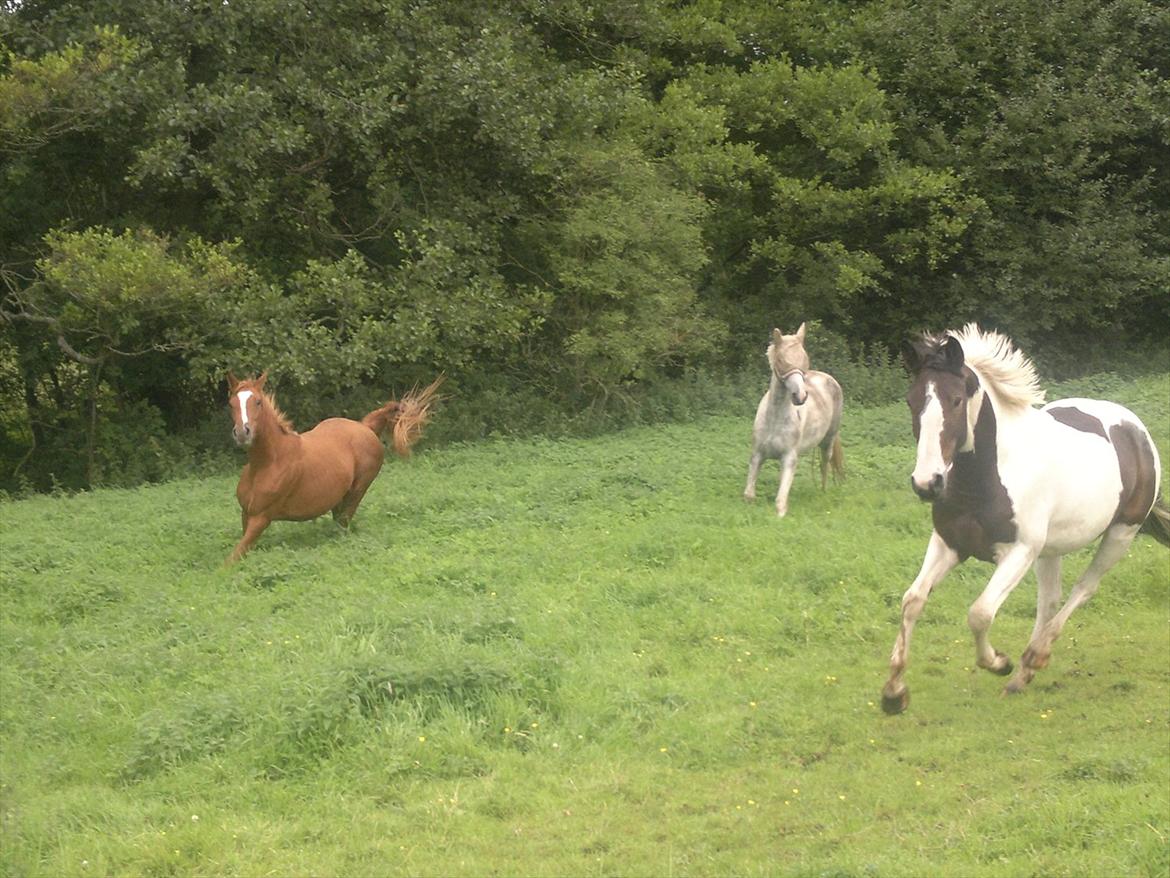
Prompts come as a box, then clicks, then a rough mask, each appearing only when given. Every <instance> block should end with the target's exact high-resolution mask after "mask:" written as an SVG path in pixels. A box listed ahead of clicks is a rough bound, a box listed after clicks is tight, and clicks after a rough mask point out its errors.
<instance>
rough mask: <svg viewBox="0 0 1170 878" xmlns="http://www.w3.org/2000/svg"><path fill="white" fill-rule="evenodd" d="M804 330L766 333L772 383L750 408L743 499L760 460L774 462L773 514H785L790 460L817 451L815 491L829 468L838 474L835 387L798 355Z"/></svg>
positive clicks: (752, 488) (752, 492) (748, 496)
mask: <svg viewBox="0 0 1170 878" xmlns="http://www.w3.org/2000/svg"><path fill="white" fill-rule="evenodd" d="M804 338H805V325H804V324H803V323H802V324H800V328H799V329H798V330H797V331H796V333H795V334H794V335H784V334H783V333H782V332H780V330H779V329H773V330H772V341H771V343H770V344H769V345H768V353H767V357H768V365H769V367H770V368H771V372H772V378H771V381H770V382H769V385H768V392H767V393H765V394H764V397H763V399H761V400H760V404H759V407H758V408H757V409H756V420H755V424H754V425H753V428H752V454H751V459H750V460H749V461H748V476H747V486H746V487H745V488H744V492H743V496H744V499H745V500H755V499H756V478H757V477H758V476H759V473H760V466H761V465H763V463H764V461H765V460H768V459H772V458H779V459H780V488H779V490H778V491H777V493H776V514H777V515H780V516H783V515H785V514H786V513H787V512H788V492H789V490H791V488H792V480H793V478H794V476H795V475H796V460H797V457H798V456H799V455H800V453H801V452H803V451H807V450H809V449H810V448H813V447H819V448H820V450H821V487H822V488H824V487H825V483H826V481H827V479H828V471H829V467H830V465H831V466H832V468H833V473H834V475H841V474H842V472H843V471H844V464H843V460H842V453H841V439H840V436H839V435H838V433H839V430H840V428H841V403H842V395H841V386H840V385H839V384H838V383H837V381H836V380H835V379H834V378H833V376H832V375H828V374H826V373H824V372H816V371H813V370H811V369H809V359H808V354H807V353H806V352H805V350H804Z"/></svg>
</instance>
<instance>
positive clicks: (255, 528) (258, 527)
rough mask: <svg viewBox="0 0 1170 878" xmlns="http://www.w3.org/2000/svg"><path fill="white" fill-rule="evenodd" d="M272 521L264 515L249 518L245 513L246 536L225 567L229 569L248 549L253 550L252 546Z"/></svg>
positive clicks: (224, 564)
mask: <svg viewBox="0 0 1170 878" xmlns="http://www.w3.org/2000/svg"><path fill="white" fill-rule="evenodd" d="M271 521H272V519H270V518H268V517H266V516H263V515H252V516H249V515H248V514H247V513H246V512H245V513H244V535H243V537H241V538H240V541H239V542H238V543H236V547H235V548H234V549H233V550H232V553H231V554H230V555H228V557H227V560H226V561H224V562H223V566H224V567H229V566H231V565H232V564H235V563H236V562H237V561H239V560H240V559H241V558H243V557H244V555H245V553H246V552H247V551H248V549H250V548H252V544H253V543H254V542H256V540H258V539H259V538H260V534H262V533H264V529H265V528H266V527H268V525H269V524H270V523H271Z"/></svg>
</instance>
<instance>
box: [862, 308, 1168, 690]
mask: <svg viewBox="0 0 1170 878" xmlns="http://www.w3.org/2000/svg"><path fill="white" fill-rule="evenodd" d="M906 362H907V366H908V367H909V368H910V370H911V372H913V373H914V374H915V381H914V383H913V385H912V387H911V389H910V393H909V394H908V396H907V401H908V402H909V404H910V409H911V414H912V416H913V429H914V434H915V437H916V438H917V440H918V455H917V460H916V462H915V467H914V473H913V475H912V476H911V485H912V487H913V489H914V491H915V492H916V493H917V494H918V495H919V497H921V498H922V499H923V500H928V501H930V502H931V503H932V504H933V509H932V518H933V522H934V532H933V533H932V534H931V537H930V542H929V543H928V544H927V548H926V556H925V557H924V558H923V561H922V568H921V570H920V571H919V573H918V576H917V577H916V578H915V580H914V582H913V583H912V584H911V586H910V588H909V589H908V590H907V591H906V594H905V595H904V597H903V598H902V624H901V627H900V629H899V631H898V636H897V639H896V640H895V642H894V650H893V653H892V655H891V657H890V678H889V680H888V681H887V683H886V685H885V688H884V689H883V692H882V707H883V708H884V709H885V710H886V711H887V712H889V713H897V712H899V711H901V710H904V709H905V707H906V704H907V702H908V700H909V690H908V689H907V687H906V685H905V683H904V682H903V681H902V675H903V673H904V671H905V668H906V662H907V658H908V654H909V647H910V635H911V633H912V631H913V629H914V623H915V622H916V621H917V619H918V617H919V616H920V615H921V613H922V610H923V608H924V607H925V605H926V600H927V598H928V597H929V595H930V591H931V589H933V588H934V586H935V585H936V584H937V583H938V582H939V581H940V580H941V579H942V578H943V577H944V576H945V575H946V574H947V573H948V572H949V571H950V570H951V569H953V568H954V567H955V566H956V565H957V564H959V563H960V562H961V561H963V560H965V559H966V558H968V557H970V556H975V557H977V558H979V559H981V560H984V561H990V562H993V563H994V564H995V565H996V568H995V572H994V573H993V574H992V576H991V579H990V580H989V582H988V583H987V586H986V588H985V589H984V590H983V593H982V594H981V595H980V596H979V598H978V599H977V600H976V601H975V603H974V604H972V605H971V609H970V611H969V612H968V615H967V621H968V624H969V626H970V628H971V631H972V633H973V635H974V638H975V655H976V662H977V663H978V665H979V666H980V667H983V668H987V669H988V670H991V671H994V672H995V673H997V674H1005V675H1006V674H1009V673H1011V671H1012V663H1011V661H1010V660H1009V659H1008V657H1007V656H1006V655H1004V654H1003V653H1002V652H998V651H997V650H995V649H994V648H993V647H992V645H991V642H990V638H989V636H988V632H989V629H990V627H991V623H992V620H993V619H994V618H995V614H996V613H997V612H998V610H999V608H1000V606H1001V605H1002V604H1003V602H1004V600H1006V599H1007V596H1008V595H1009V594H1010V593H1011V591H1012V589H1013V588H1015V587H1016V585H1017V584H1018V583H1019V581H1020V580H1021V579H1022V578H1023V576H1024V575H1025V574H1026V573H1027V572H1028V569H1029V568H1031V567H1032V566H1033V565H1034V566H1035V568H1036V581H1037V607H1036V623H1035V625H1034V626H1033V628H1032V634H1031V637H1030V638H1029V642H1028V647H1027V649H1026V650H1025V651H1024V654H1023V658H1022V660H1021V662H1020V668H1019V670H1018V671H1017V672H1016V675H1015V677H1014V678H1013V679H1012V680H1011V681H1010V682H1009V684H1008V686H1007V691H1009V692H1017V691H1019V690H1021V689H1023V687H1024V686H1026V685H1027V684H1028V682H1029V681H1030V680H1031V679H1032V677H1033V676H1034V675H1035V673H1036V671H1037V670H1039V669H1041V668H1043V667H1045V666H1046V665H1047V664H1048V660H1049V656H1050V655H1051V652H1052V645H1053V642H1054V641H1055V640H1056V638H1057V637H1058V636H1059V635H1060V632H1061V629H1062V628H1063V627H1064V624H1065V622H1067V621H1068V618H1069V616H1070V615H1071V614H1072V613H1073V611H1074V610H1076V609H1077V607H1079V606H1081V605H1082V604H1084V603H1085V601H1087V600H1088V599H1089V598H1090V597H1092V596H1093V594H1094V592H1095V591H1096V590H1097V586H1098V584H1099V583H1100V581H1101V577H1102V575H1104V573H1105V572H1106V571H1107V570H1108V569H1109V568H1110V567H1112V566H1113V565H1114V564H1116V563H1117V561H1118V560H1120V558H1121V557H1122V556H1123V555H1124V554H1125V551H1126V549H1127V548H1128V547H1129V544H1130V542H1132V540H1133V538H1134V537H1135V536H1136V535H1137V533H1138V531H1139V530H1142V529H1149V530H1150V532H1151V533H1153V535H1154V536H1155V537H1156V538H1157V539H1158V540H1159V541H1161V542H1164V543H1166V544H1167V545H1170V510H1167V509H1166V507H1165V506H1164V505H1163V504H1162V503H1161V501H1160V500H1159V499H1158V498H1159V490H1160V483H1161V463H1160V461H1159V459H1158V451H1157V448H1156V447H1155V446H1154V442H1153V440H1152V438H1151V437H1150V434H1149V431H1148V430H1146V428H1145V426H1144V425H1143V424H1142V422H1141V421H1140V420H1138V418H1137V416H1136V415H1134V414H1133V413H1132V412H1130V411H1129V410H1128V409H1125V408H1123V407H1122V406H1119V405H1116V404H1115V403H1111V402H1104V401H1101V400H1088V399H1065V400H1060V401H1058V402H1053V403H1051V404H1049V405H1047V406H1045V407H1044V408H1036V407H1035V406H1036V405H1037V404H1039V403H1041V402H1042V401H1043V393H1042V392H1041V391H1040V389H1039V384H1038V381H1037V379H1036V373H1035V370H1034V368H1033V367H1032V364H1031V363H1030V362H1029V361H1028V360H1027V359H1026V358H1025V357H1023V355H1022V354H1020V353H1019V352H1018V351H1016V350H1015V349H1014V348H1013V347H1012V346H1011V343H1010V342H1009V341H1008V340H1007V339H1006V338H1004V337H1003V336H1000V335H998V334H996V333H983V332H980V330H979V329H978V327H976V326H975V325H974V324H970V325H968V326H967V327H966V328H964V329H963V330H962V331H961V332H958V333H951V334H948V335H945V336H940V337H934V338H926V339H924V340H923V341H921V342H919V343H918V344H916V345H914V346H912V347H911V348H910V349H909V350H908V351H907V352H906ZM1151 513H1153V515H1151ZM1147 519H1148V521H1147ZM1098 538H1100V539H1101V544H1100V546H1099V547H1098V549H1097V553H1096V555H1095V556H1094V558H1093V560H1092V562H1091V563H1090V564H1089V567H1088V569H1087V570H1086V571H1085V572H1084V574H1082V576H1081V577H1080V579H1079V580H1077V582H1076V584H1075V585H1074V586H1073V588H1072V591H1071V592H1070V593H1069V597H1068V600H1067V601H1065V602H1064V605H1063V606H1061V597H1062V588H1061V571H1060V559H1061V556H1062V555H1065V554H1067V553H1069V552H1072V551H1075V550H1077V549H1080V548H1083V547H1084V546H1086V545H1088V544H1090V543H1092V542H1093V541H1094V540H1096V539H1098Z"/></svg>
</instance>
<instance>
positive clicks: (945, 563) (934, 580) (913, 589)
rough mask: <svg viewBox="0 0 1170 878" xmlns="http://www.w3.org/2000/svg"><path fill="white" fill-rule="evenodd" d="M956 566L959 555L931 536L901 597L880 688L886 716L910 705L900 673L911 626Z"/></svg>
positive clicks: (906, 655)
mask: <svg viewBox="0 0 1170 878" xmlns="http://www.w3.org/2000/svg"><path fill="white" fill-rule="evenodd" d="M958 563H959V556H958V554H956V553H955V551H954V550H953V549H951V548H950V547H949V546H948V545H947V544H946V543H945V542H943V538H942V537H940V536H939V535H938V533H932V534H931V535H930V543H929V544H928V545H927V547H926V556H925V557H924V558H923V559H922V569H921V570H919V571H918V576H917V577H916V578H915V579H914V582H913V583H911V584H910V588H908V589H906V594H904V595H903V596H902V627H901V628H899V629H898V637H897V639H896V640H895V641H894V651H893V653H892V654H891V655H890V679H889V680H887V681H886V685H885V686H884V687H883V688H882V710H884V711H885V712H886V713H901V712H902V711H903V710H905V709H906V705H907V704H909V703H910V690H909V689H908V688H907V687H906V684H905V683H903V682H902V674H903V673H905V671H906V662H907V661H908V659H909V657H910V635H911V633H913V631H914V623H915V622H917V621H918V617H919V616H921V615H922V611H923V609H925V607H926V599H927V598H928V597H930V591H931V589H933V588H934V587H935V586H936V585H937V584H938V583H939V582H940V581H941V580H942V578H943V577H944V576H946V575H947V574H948V573H950V572H951V570H953V569H954V568H955V566H956V565H957V564H958Z"/></svg>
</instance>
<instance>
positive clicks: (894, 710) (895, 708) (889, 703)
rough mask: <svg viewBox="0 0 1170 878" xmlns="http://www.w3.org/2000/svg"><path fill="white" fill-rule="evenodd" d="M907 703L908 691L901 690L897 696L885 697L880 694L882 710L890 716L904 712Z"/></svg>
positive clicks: (908, 701)
mask: <svg viewBox="0 0 1170 878" xmlns="http://www.w3.org/2000/svg"><path fill="white" fill-rule="evenodd" d="M909 703H910V690H909V689H903V690H902V691H901V692H899V693H898V694H897V695H886V694H885V693H882V710H883V711H885V712H886V713H887V714H889V715H890V716H895V715H897V714H899V713H901V712H902V711H904V710H905V709H906V706H907V705H908V704H909Z"/></svg>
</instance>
